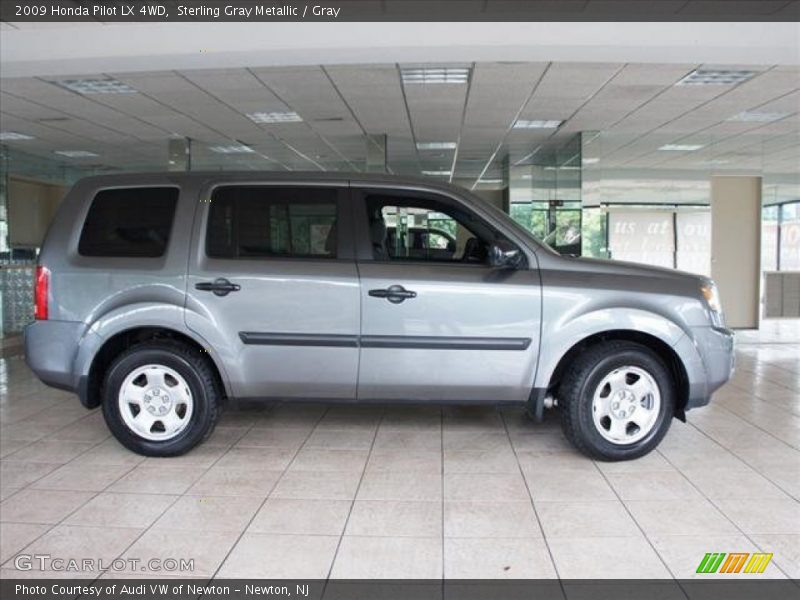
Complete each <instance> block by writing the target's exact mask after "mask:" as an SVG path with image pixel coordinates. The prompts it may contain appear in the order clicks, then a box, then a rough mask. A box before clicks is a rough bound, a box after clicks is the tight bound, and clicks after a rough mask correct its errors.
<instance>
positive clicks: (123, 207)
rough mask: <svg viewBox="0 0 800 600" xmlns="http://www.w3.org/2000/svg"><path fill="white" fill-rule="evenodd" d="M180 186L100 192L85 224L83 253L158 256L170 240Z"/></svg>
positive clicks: (82, 243) (79, 245) (80, 245)
mask: <svg viewBox="0 0 800 600" xmlns="http://www.w3.org/2000/svg"><path fill="white" fill-rule="evenodd" d="M177 203H178V189H177V188H171V187H151V188H147V187H139V188H125V189H122V188H120V189H113V190H103V191H101V192H98V193H97V195H96V196H95V197H94V200H93V201H92V206H91V207H90V208H89V214H88V215H87V216H86V221H85V222H84V224H83V230H82V231H81V238H80V241H79V242H78V253H79V254H81V255H83V256H105V257H139V258H145V257H149V258H155V257H159V256H163V254H164V252H165V251H166V249H167V244H168V243H169V235H170V231H171V230H172V221H173V220H174V217H175V206H176V205H177Z"/></svg>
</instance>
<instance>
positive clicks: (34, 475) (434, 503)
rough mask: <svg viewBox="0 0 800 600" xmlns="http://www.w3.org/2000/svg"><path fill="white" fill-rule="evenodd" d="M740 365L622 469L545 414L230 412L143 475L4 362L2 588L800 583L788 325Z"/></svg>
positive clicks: (798, 370)
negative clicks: (57, 560) (140, 577)
mask: <svg viewBox="0 0 800 600" xmlns="http://www.w3.org/2000/svg"><path fill="white" fill-rule="evenodd" d="M737 355H738V356H737V360H738V370H737V373H736V376H735V378H734V380H733V381H732V383H731V384H729V385H728V386H727V387H725V388H724V389H723V390H722V391H721V392H720V393H719V394H718V395H717V397H716V399H715V401H714V402H713V403H712V404H711V405H710V406H709V407H707V408H703V409H700V410H696V411H692V412H691V413H690V414H689V422H688V424H683V423H680V422H679V421H673V424H672V429H671V430H670V433H669V435H668V436H667V438H666V439H665V440H664V442H663V443H662V444H661V446H660V448H659V449H658V451H656V452H654V453H652V454H651V455H649V456H647V457H645V458H643V459H641V460H637V461H635V462H626V463H615V464H608V463H595V462H592V461H590V460H588V459H586V458H584V457H583V456H581V455H578V454H577V453H576V452H574V451H573V450H572V448H571V447H570V446H569V445H568V444H567V442H566V441H565V440H564V439H563V437H562V435H561V432H560V429H559V426H558V421H557V419H556V418H553V417H554V416H555V415H550V417H549V418H548V419H547V420H546V422H545V423H544V424H540V425H534V424H532V423H530V422H528V421H527V420H526V419H525V418H524V417H523V414H522V412H521V410H519V409H503V410H498V409H495V408H439V407H405V408H404V407H398V406H382V407H375V406H372V407H369V406H364V407H352V406H350V407H348V406H316V405H294V406H292V405H278V406H269V407H266V406H260V407H249V408H244V409H242V410H240V411H236V412H234V411H228V412H227V413H226V414H225V415H224V416H223V418H222V420H221V423H220V425H219V427H218V428H217V430H216V432H215V433H214V435H213V436H212V438H211V439H210V440H209V441H208V442H207V443H206V444H204V445H203V446H201V447H199V448H197V449H196V450H194V451H193V452H191V453H190V454H188V455H186V456H184V457H181V458H175V459H152V458H148V459H145V458H142V457H140V456H137V455H135V454H132V453H130V452H128V451H127V450H125V449H123V448H122V447H121V446H119V445H118V444H117V443H116V442H115V441H114V440H113V439H112V438H111V437H110V436H109V433H108V431H107V429H106V426H105V424H104V422H103V419H102V415H101V414H100V413H99V412H98V411H93V412H86V411H85V410H84V409H83V408H81V406H80V405H79V403H78V401H77V400H76V399H75V398H74V397H72V396H70V395H68V394H65V393H62V392H59V391H56V390H52V389H48V388H46V387H44V386H42V385H41V384H39V383H38V382H37V381H36V380H35V378H34V377H33V376H32V375H31V373H30V372H29V371H28V369H27V368H26V367H25V364H24V363H23V361H22V360H21V358H19V357H18V356H12V357H8V358H5V359H2V360H0V392H2V396H1V398H2V399H1V400H0V427H1V429H0V457H2V461H0V476H1V477H2V480H1V481H0V494H1V495H0V498H2V503H1V504H0V564H2V574H3V576H5V577H15V576H21V575H26V576H42V575H43V574H42V573H41V572H22V573H21V572H19V571H17V570H15V568H14V557H15V556H16V555H17V554H18V553H20V552H22V553H25V554H42V553H47V554H50V555H52V556H53V557H62V558H83V557H90V558H94V559H103V560H104V561H105V562H106V564H108V563H109V562H110V561H111V560H113V559H114V558H117V557H126V558H138V559H141V560H147V559H150V558H158V559H164V558H192V559H194V561H195V570H194V572H183V573H182V574H183V575H193V576H202V577H212V576H218V577H233V576H242V577H269V578H282V577H287V578H325V577H332V578H433V579H436V578H441V577H447V578H551V577H562V578H589V577H601V578H617V577H618V578H628V577H635V578H689V577H693V576H694V570H695V568H696V566H697V564H698V563H699V561H700V559H701V558H702V557H703V555H704V554H705V553H706V552H712V551H716V552H748V551H763V552H772V553H774V555H775V556H774V559H773V561H772V563H771V564H770V566H769V567H768V569H767V571H766V573H765V575H764V576H769V577H778V578H782V577H786V576H789V577H795V578H798V577H800V503H799V502H798V499H800V326H798V323H797V322H783V323H781V324H776V323H766V324H765V327H764V329H763V331H762V332H761V333H758V334H754V333H752V332H748V333H745V334H743V335H741V336H740V345H739V347H738V352H737ZM126 568H127V567H126ZM97 574H98V575H104V576H107V575H115V576H119V574H118V573H111V572H107V573H97ZM179 574H180V573H179ZM58 575H59V576H69V575H70V574H69V573H63V572H61V573H58Z"/></svg>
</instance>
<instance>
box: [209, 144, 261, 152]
mask: <svg viewBox="0 0 800 600" xmlns="http://www.w3.org/2000/svg"><path fill="white" fill-rule="evenodd" d="M208 149H209V150H211V152H216V153H217V154H252V153H253V152H255V150H253V149H252V148H251V147H250V146H245V145H244V144H231V145H230V146H209V148H208Z"/></svg>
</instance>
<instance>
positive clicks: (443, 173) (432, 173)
mask: <svg viewBox="0 0 800 600" xmlns="http://www.w3.org/2000/svg"><path fill="white" fill-rule="evenodd" d="M422 174H423V175H430V176H432V177H449V176H450V175H452V174H453V172H452V171H423V172H422Z"/></svg>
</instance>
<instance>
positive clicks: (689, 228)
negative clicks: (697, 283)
mask: <svg viewBox="0 0 800 600" xmlns="http://www.w3.org/2000/svg"><path fill="white" fill-rule="evenodd" d="M676 221H677V226H678V252H677V255H676V259H677V267H678V268H679V269H680V270H681V271H688V272H690V273H697V274H698V275H706V276H710V275H711V213H710V212H688V213H681V212H679V213H678V214H677V215H676Z"/></svg>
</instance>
